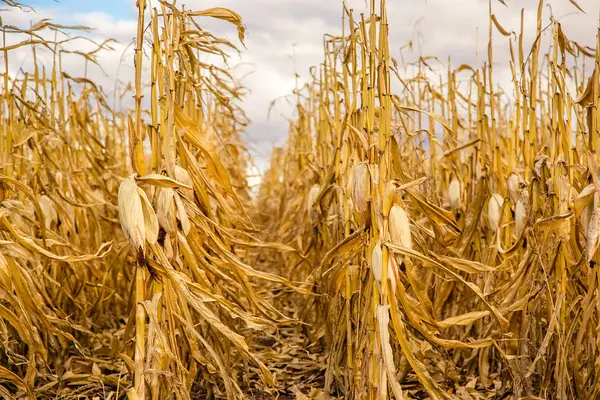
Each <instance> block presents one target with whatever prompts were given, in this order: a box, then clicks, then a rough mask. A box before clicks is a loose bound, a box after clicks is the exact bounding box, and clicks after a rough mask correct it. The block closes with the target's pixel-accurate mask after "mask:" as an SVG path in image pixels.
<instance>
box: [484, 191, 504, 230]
mask: <svg viewBox="0 0 600 400" xmlns="http://www.w3.org/2000/svg"><path fill="white" fill-rule="evenodd" d="M503 205H504V197H502V196H501V195H500V194H498V193H494V194H492V196H491V197H490V201H489V203H488V225H489V227H490V229H491V230H492V231H494V232H495V231H497V230H498V224H499V223H500V218H501V216H502V214H501V213H502V206H503Z"/></svg>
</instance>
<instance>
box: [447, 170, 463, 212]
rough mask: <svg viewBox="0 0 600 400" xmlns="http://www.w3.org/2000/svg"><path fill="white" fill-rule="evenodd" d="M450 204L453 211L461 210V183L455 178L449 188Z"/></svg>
mask: <svg viewBox="0 0 600 400" xmlns="http://www.w3.org/2000/svg"><path fill="white" fill-rule="evenodd" d="M448 202H449V203H450V208H452V210H453V211H455V212H456V211H458V210H460V182H459V181H458V179H456V178H453V179H452V181H451V182H450V186H448Z"/></svg>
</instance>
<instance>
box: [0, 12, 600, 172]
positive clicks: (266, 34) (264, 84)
mask: <svg viewBox="0 0 600 400" xmlns="http://www.w3.org/2000/svg"><path fill="white" fill-rule="evenodd" d="M21 1H22V2H24V3H26V4H30V5H32V6H34V8H35V11H32V12H28V13H23V12H15V11H2V12H0V15H1V16H2V19H3V23H4V24H8V25H17V26H20V27H26V26H28V25H29V24H30V23H34V22H36V21H38V20H39V19H41V18H52V19H54V21H55V22H57V23H61V24H81V25H86V26H89V27H92V28H94V29H95V30H94V31H93V32H92V33H91V35H92V36H94V37H96V38H109V37H112V38H115V39H116V40H118V41H119V44H118V45H115V46H114V48H115V51H113V52H105V53H102V55H101V57H100V62H101V63H102V65H103V67H104V72H101V71H96V72H94V74H95V75H94V79H96V80H98V81H99V82H100V83H101V84H102V85H103V86H104V89H105V91H106V92H108V93H110V92H111V91H112V87H113V86H114V79H115V77H116V76H117V75H118V76H119V78H120V79H121V80H129V79H132V77H133V62H132V58H131V57H129V56H128V55H127V54H128V53H127V52H125V58H123V60H124V61H123V63H120V60H121V59H122V54H123V52H124V51H125V50H126V49H127V48H128V47H129V48H131V47H132V46H130V45H131V43H132V41H133V39H134V37H135V33H136V24H137V22H136V8H135V0H21ZM153 3H157V1H153ZM347 3H348V5H349V7H351V8H354V9H355V12H356V14H358V13H360V12H368V10H367V4H366V1H365V0H348V1H347ZM505 3H506V4H507V6H504V5H502V4H501V3H500V2H499V1H498V0H492V10H493V11H492V12H493V13H494V14H496V16H497V18H498V20H499V21H500V22H501V24H502V25H503V26H504V27H505V28H506V29H507V30H514V31H518V30H519V24H520V13H521V8H523V9H524V10H525V29H526V31H527V33H528V36H527V37H528V42H529V43H531V40H532V38H533V36H534V34H535V27H536V23H535V20H536V12H537V3H538V1H537V0H505ZM545 3H546V7H545V8H544V21H545V22H549V18H550V15H553V16H554V17H555V18H556V19H558V20H559V21H560V22H561V23H562V24H563V29H564V31H565V33H566V35H567V36H568V37H569V38H570V39H573V40H576V41H578V42H579V43H580V44H583V45H589V46H592V47H595V37H596V33H597V27H598V17H599V14H600V0H577V4H579V5H580V6H581V7H582V8H583V9H584V10H585V12H586V13H585V14H583V13H581V12H579V11H578V10H577V9H576V8H575V7H574V6H573V4H572V3H571V2H570V1H569V0H551V1H550V0H549V1H546V2H545ZM178 4H185V5H186V7H187V8H189V9H196V10H201V9H204V8H209V7H215V6H222V7H228V8H231V9H232V10H234V11H236V12H237V13H238V14H240V15H241V16H242V18H243V21H244V24H245V25H246V28H247V38H246V47H247V49H244V50H243V51H242V54H241V56H240V57H238V56H235V57H233V58H232V59H231V60H230V65H232V66H233V65H238V67H237V69H236V71H237V73H238V74H239V75H240V76H242V75H244V76H245V78H244V81H243V83H244V84H245V85H246V86H247V87H248V88H249V89H250V91H251V92H250V94H249V95H248V97H247V99H246V101H245V103H244V107H245V109H246V112H247V114H248V116H249V118H250V119H251V120H252V125H251V126H250V127H249V129H248V132H247V138H248V141H249V143H250V145H251V147H252V148H253V152H254V154H255V157H256V161H257V164H258V165H260V166H264V165H266V164H267V159H268V156H269V153H270V150H271V147H272V146H273V145H281V144H283V143H284V141H285V138H286V136H287V122H286V120H285V118H284V117H285V116H288V117H289V116H291V109H290V108H289V107H286V106H285V103H284V102H281V103H280V104H281V105H280V106H279V107H277V108H276V109H275V110H274V112H273V113H272V114H271V117H270V118H267V110H268V107H269V104H270V102H271V101H272V100H274V99H276V98H280V97H282V96H285V95H287V94H289V93H290V92H291V91H292V90H293V88H294V68H296V69H297V71H298V72H299V73H300V75H301V76H307V75H308V69H309V67H310V66H312V65H317V64H318V63H319V62H320V61H321V60H322V58H323V56H322V54H323V53H322V39H323V34H324V33H331V34H338V33H340V32H341V9H342V8H341V7H342V1H341V0H186V1H181V0H180V1H178ZM387 7H388V15H389V23H390V47H391V52H392V55H393V56H395V57H397V58H399V49H400V47H401V46H403V45H404V44H405V43H407V42H408V41H411V40H412V41H413V43H414V44H415V46H414V49H415V53H414V54H413V57H417V56H418V52H421V53H422V54H423V55H432V56H437V57H438V58H439V59H440V60H443V61H444V62H445V61H446V60H447V59H448V57H451V59H452V63H453V65H455V66H458V65H459V64H462V63H466V64H470V65H472V66H476V65H477V61H479V64H481V62H483V61H485V58H486V45H487V40H488V34H487V32H488V1H487V0H387ZM200 21H201V23H204V24H205V25H206V26H207V27H209V28H210V29H211V31H212V32H213V33H215V34H217V35H220V36H224V37H226V38H229V39H230V40H232V41H234V42H235V40H236V33H235V28H233V26H232V25H229V24H227V23H222V22H219V21H214V20H209V19H203V20H200ZM478 28H479V29H478ZM494 43H495V46H494V52H495V53H494V54H495V60H494V61H495V64H498V65H497V69H496V70H495V75H496V78H497V79H498V80H499V81H500V82H502V81H503V80H507V79H509V71H508V67H507V63H506V60H507V54H508V44H507V42H506V39H505V38H504V37H502V36H501V35H500V34H498V33H496V34H495V36H494ZM478 50H479V57H477V56H476V54H477V51H478ZM293 53H294V54H295V58H294V60H293V59H292V57H291V55H292V54H293ZM27 54H28V53H27V52H26V51H24V52H22V54H21V56H20V57H15V58H13V59H11V68H12V69H18V68H21V67H26V65H27V63H28V58H27ZM120 64H122V65H121V67H119V65H120ZM66 68H67V69H68V68H69V66H68V65H67V66H66ZM72 68H80V66H76V65H73V66H72ZM248 73H249V74H248ZM105 74H106V75H105ZM78 76H79V75H78Z"/></svg>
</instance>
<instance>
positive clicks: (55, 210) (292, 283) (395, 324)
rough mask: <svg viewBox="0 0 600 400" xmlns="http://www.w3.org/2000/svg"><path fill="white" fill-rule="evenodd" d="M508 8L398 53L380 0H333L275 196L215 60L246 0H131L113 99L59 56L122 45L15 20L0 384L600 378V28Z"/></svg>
mask: <svg viewBox="0 0 600 400" xmlns="http://www.w3.org/2000/svg"><path fill="white" fill-rule="evenodd" d="M565 1H567V0H565ZM569 1H570V3H571V4H572V6H573V7H574V9H575V8H579V5H578V4H577V3H576V2H575V1H573V0H569ZM3 2H4V3H5V5H6V6H8V7H24V6H23V5H20V4H18V3H16V2H14V1H12V0H3ZM208 3H210V2H208ZM499 3H504V2H503V1H502V0H500V1H499V2H497V1H494V2H490V14H489V21H486V24H487V23H489V32H488V36H489V43H488V46H487V50H488V51H487V54H486V56H487V61H486V62H485V63H484V64H483V66H481V67H477V68H475V67H472V66H469V65H464V64H463V65H459V66H453V65H452V63H451V59H450V60H449V61H448V63H447V64H444V65H443V67H436V68H434V67H432V65H433V64H434V63H435V64H436V65H442V64H441V63H440V62H438V61H436V60H435V59H434V57H425V56H420V57H418V59H417V60H416V61H407V60H406V59H405V58H404V57H401V58H400V61H398V60H397V58H396V56H397V54H396V55H394V54H393V52H391V51H390V44H389V43H388V38H389V35H388V32H389V25H390V24H391V23H392V22H390V21H388V16H387V13H386V5H385V1H384V0H381V1H378V2H376V1H375V0H369V3H368V4H367V5H366V8H365V10H361V11H360V12H359V11H355V10H352V9H349V8H348V7H347V6H346V5H342V4H340V10H341V16H342V18H341V24H342V25H341V26H342V31H341V32H342V33H341V35H338V36H333V35H325V36H324V38H323V59H322V62H321V64H319V65H318V66H315V67H314V68H312V69H311V70H310V71H308V75H307V76H308V77H309V79H308V80H307V81H306V82H305V83H303V84H299V85H298V87H297V88H296V90H295V91H294V93H293V94H292V96H293V99H294V102H295V111H294V118H293V119H292V120H291V122H290V123H289V131H288V132H287V142H286V144H285V146H283V147H281V148H274V149H273V152H272V155H271V161H270V167H269V168H268V169H267V170H266V171H265V173H264V174H263V176H262V181H261V185H260V187H259V190H258V192H257V193H256V194H253V193H252V191H251V188H250V186H249V185H248V181H247V176H248V171H249V167H250V165H251V163H252V160H251V155H250V151H249V150H248V148H247V144H246V143H245V139H244V136H243V133H244V132H245V129H246V127H247V126H248V124H249V123H250V121H249V120H248V118H247V117H246V114H245V113H244V96H245V89H244V87H243V86H242V84H241V83H240V82H239V81H238V80H237V79H236V78H235V77H234V75H233V74H232V73H231V72H230V71H229V70H228V69H227V68H226V67H223V66H221V63H206V62H205V61H204V60H205V59H206V58H205V57H204V55H207V54H210V55H212V56H213V57H217V58H220V59H222V60H226V59H227V57H228V54H229V53H228V52H229V51H231V50H233V51H236V50H237V49H238V48H240V45H243V43H244V38H245V34H246V32H245V26H244V24H243V21H242V17H241V16H240V15H238V14H237V13H236V12H235V11H234V10H230V9H226V8H222V7H212V8H207V9H204V10H189V9H186V8H184V7H180V6H178V5H177V4H176V2H175V1H171V0H158V1H155V2H150V0H137V7H138V8H137V9H138V12H139V13H138V24H137V38H136V42H135V53H134V60H133V62H134V67H135V68H134V69H133V71H134V72H133V74H132V76H131V77H130V82H131V83H130V84H129V85H127V86H126V87H124V88H123V90H122V93H120V95H119V96H117V97H118V98H116V101H112V99H110V98H108V96H107V95H106V94H105V92H104V91H103V89H102V87H100V86H99V85H98V84H97V83H96V82H95V81H94V79H93V77H92V76H90V75H89V74H88V73H87V68H86V69H85V70H84V71H81V76H72V75H70V74H68V73H67V72H65V71H64V70H63V68H62V60H63V57H64V56H65V55H66V54H70V55H75V56H78V57H81V58H82V59H83V60H84V62H85V65H86V66H90V65H94V64H95V65H98V64H99V62H98V58H97V55H98V53H99V52H100V51H108V50H110V49H111V43H112V42H111V41H110V40H109V41H105V42H101V43H96V42H93V41H91V40H90V42H91V43H92V44H90V46H91V47H92V48H93V49H92V50H90V51H87V50H85V51H84V50H81V51H73V50H69V49H68V48H67V47H66V44H67V42H69V40H70V39H68V38H69V37H72V36H73V35H85V33H86V28H85V27H80V26H62V25H58V24H54V23H53V22H52V21H50V20H46V19H42V20H40V21H39V22H38V23H37V24H34V25H32V26H29V27H17V26H13V25H11V24H10V22H8V23H7V21H0V25H1V26H2V36H3V41H2V47H1V48H0V55H1V57H2V59H3V72H2V75H1V80H2V82H1V83H0V88H1V89H0V118H1V122H0V160H1V163H0V397H2V398H4V399H88V398H89V399H125V398H126V399H129V400H134V399H152V400H157V399H228V400H229V399H242V398H248V399H276V398H280V399H299V400H306V399H320V400H322V399H328V398H332V399H335V398H339V399H388V398H395V399H434V400H441V399H460V400H470V399H473V400H479V399H523V400H526V399H529V400H534V399H560V400H566V399H597V398H600V351H599V346H600V329H599V328H598V326H600V287H599V283H600V281H599V279H600V277H599V276H598V268H597V267H595V265H596V263H597V262H599V261H600V254H599V252H598V247H599V244H600V200H599V199H600V166H599V164H600V156H599V147H600V109H599V107H600V31H599V34H598V36H597V37H596V38H589V40H590V43H594V44H595V46H594V47H591V46H587V45H584V44H580V43H577V42H575V41H572V40H570V39H569V38H568V37H567V36H566V34H565V33H564V32H563V29H562V28H561V24H560V23H559V22H558V21H557V20H555V19H551V20H550V21H547V20H544V19H543V18H542V15H543V12H542V10H543V8H544V6H545V4H544V0H540V1H539V5H538V8H537V15H538V18H537V24H536V25H535V26H525V24H524V23H523V12H522V13H521V21H522V23H521V29H520V31H519V32H513V31H508V30H506V29H505V28H504V27H503V26H502V21H499V20H498V19H497V18H496V16H495V15H494V14H493V12H492V11H493V7H492V6H494V7H495V6H496V5H497V4H499ZM501 6H502V5H501ZM511 7H514V5H511ZM0 16H2V14H0ZM207 18H217V19H220V20H224V21H228V22H229V23H231V24H233V25H234V26H235V27H236V29H237V33H238V37H239V38H238V39H239V43H232V42H229V41H227V40H225V39H223V38H221V37H218V36H215V35H213V34H212V33H211V32H209V31H207V30H206V29H205V28H204V27H203V24H204V21H206V19H207ZM65 32H70V34H71V36H65ZM525 33H530V34H533V35H534V37H535V38H536V39H535V40H534V41H533V44H532V45H531V47H528V46H527V47H526V46H525V45H524V40H523V38H524V35H525ZM17 34H18V35H26V36H27V37H28V38H29V39H27V40H24V41H20V42H18V43H16V44H7V43H9V39H10V36H11V35H17ZM52 37H53V38H54V39H48V38H52ZM65 37H67V38H66V39H65ZM542 37H546V40H545V41H544V40H542ZM492 39H494V40H495V41H496V42H498V41H500V42H501V43H503V45H506V46H507V47H508V48H509V49H510V61H509V67H510V70H511V72H512V87H504V88H500V87H499V86H498V84H497V81H496V80H495V79H494V65H495V64H494V58H493V50H492V49H493V46H492ZM494 43H495V42H494ZM24 49H26V50H27V51H28V52H29V53H30V57H31V60H32V62H31V64H32V69H31V71H25V70H21V71H20V72H19V73H17V74H14V73H12V72H11V71H9V59H11V56H12V57H14V55H13V54H14V53H15V52H16V51H23V50H24ZM42 50H44V51H50V52H51V54H52V62H51V68H47V67H46V66H45V65H43V64H42V63H41V62H39V60H38V53H39V52H40V51H42ZM242 51H243V50H242ZM0 69H2V67H0ZM144 71H147V72H144ZM131 98H133V101H132V102H130V106H129V107H128V106H127V105H126V103H127V99H131Z"/></svg>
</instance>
